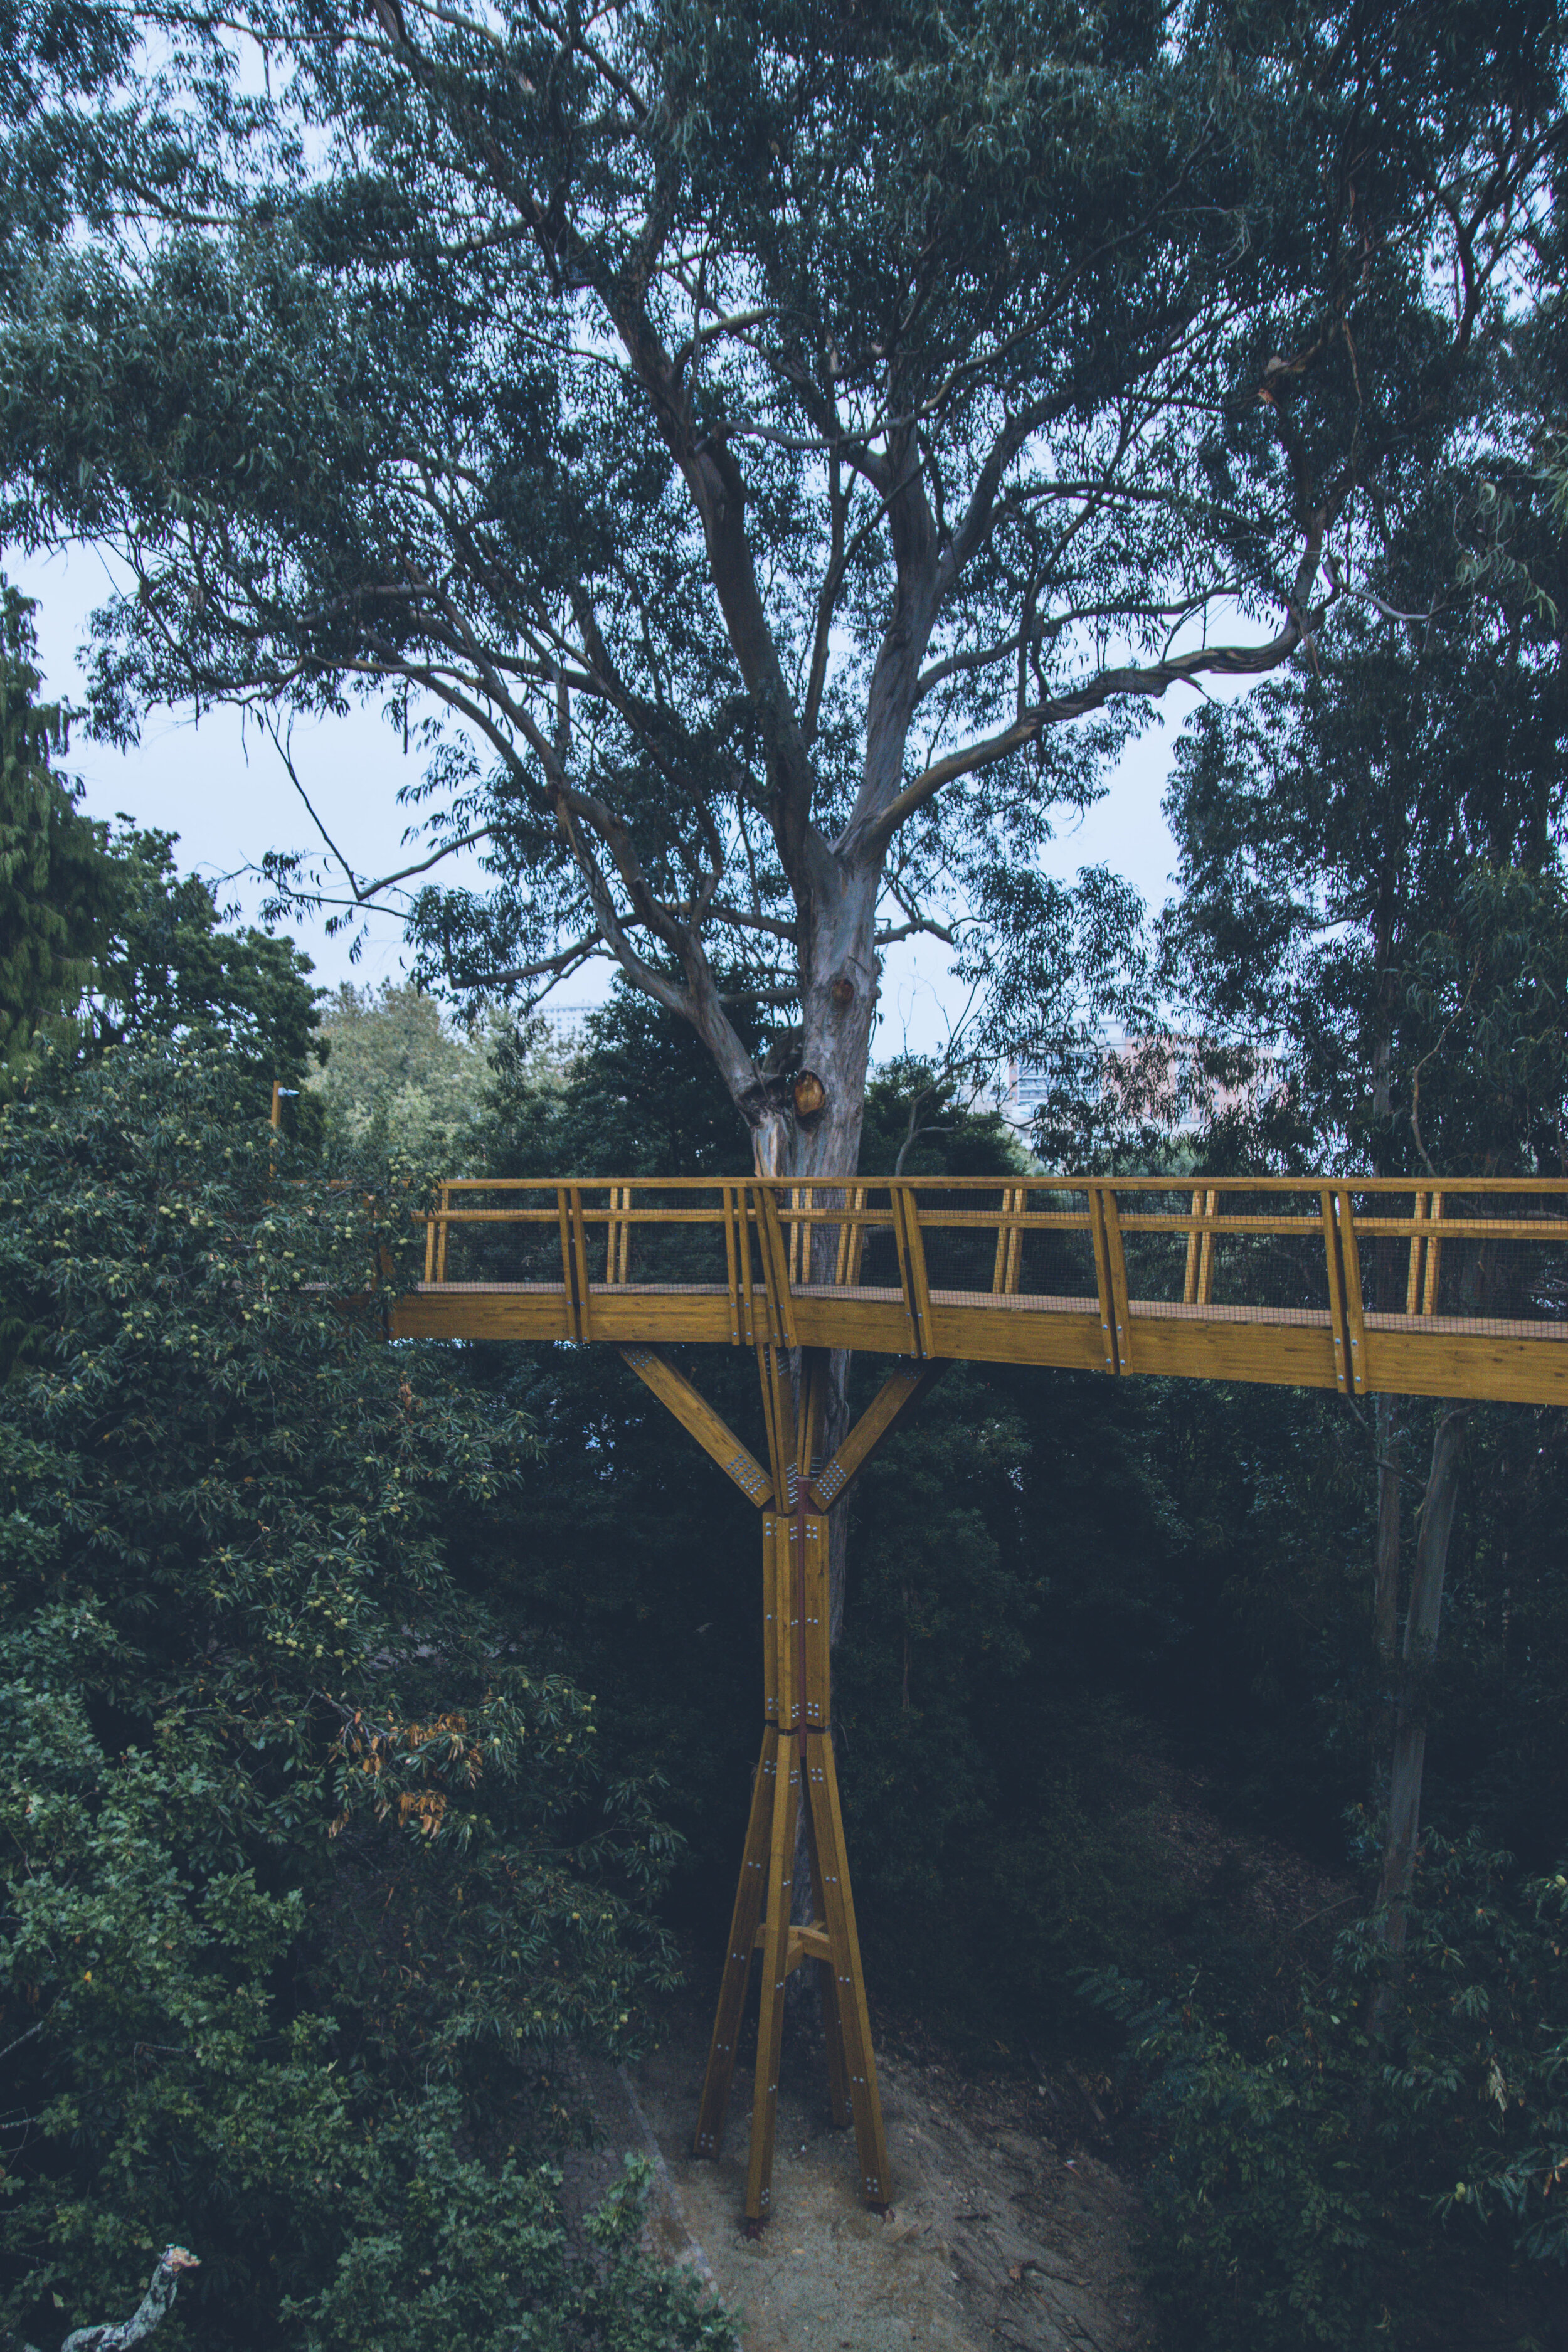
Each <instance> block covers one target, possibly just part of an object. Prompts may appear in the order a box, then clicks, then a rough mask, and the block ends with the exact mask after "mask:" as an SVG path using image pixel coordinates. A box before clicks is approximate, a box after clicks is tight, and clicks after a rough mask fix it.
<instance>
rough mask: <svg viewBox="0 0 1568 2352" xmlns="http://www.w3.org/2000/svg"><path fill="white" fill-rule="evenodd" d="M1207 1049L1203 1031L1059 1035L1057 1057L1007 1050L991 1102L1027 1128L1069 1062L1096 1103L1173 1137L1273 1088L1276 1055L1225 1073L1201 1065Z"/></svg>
mask: <svg viewBox="0 0 1568 2352" xmlns="http://www.w3.org/2000/svg"><path fill="white" fill-rule="evenodd" d="M1214 1055H1215V1045H1214V1042H1213V1040H1211V1039H1207V1038H1203V1037H1181V1036H1158V1035H1156V1036H1150V1037H1136V1036H1128V1035H1127V1034H1125V1033H1117V1032H1113V1033H1110V1034H1107V1035H1105V1036H1103V1037H1100V1038H1098V1039H1094V1040H1087V1041H1084V1042H1082V1043H1080V1042H1079V1040H1077V1039H1071V1040H1064V1041H1063V1046H1062V1051H1061V1055H1060V1057H1059V1058H1058V1057H1055V1056H1047V1055H1039V1056H1031V1055H1014V1056H1013V1057H1012V1058H1011V1059H1010V1060H1009V1061H1008V1063H1007V1064H1006V1066H1005V1072H1004V1073H1003V1074H1002V1076H1001V1078H1000V1083H999V1085H998V1087H997V1107H998V1108H999V1109H1000V1110H1001V1112H1002V1115H1003V1117H1004V1118H1006V1119H1007V1120H1009V1121H1010V1122H1011V1124H1012V1125H1013V1126H1015V1127H1016V1128H1020V1129H1023V1128H1027V1127H1028V1126H1029V1125H1030V1124H1031V1123H1032V1121H1033V1119H1034V1118H1035V1115H1036V1113H1037V1111H1038V1109H1039V1108H1040V1106H1041V1105H1042V1104H1043V1103H1046V1102H1047V1101H1048V1100H1049V1099H1050V1097H1051V1095H1052V1093H1053V1092H1054V1090H1055V1089H1056V1088H1057V1087H1058V1086H1059V1085H1060V1084H1061V1082H1062V1078H1063V1076H1064V1066H1070V1065H1071V1064H1072V1063H1074V1062H1076V1063H1077V1064H1078V1066H1079V1086H1080V1087H1084V1088H1085V1090H1086V1091H1088V1090H1089V1089H1091V1088H1092V1089H1094V1090H1095V1091H1097V1092H1098V1096H1099V1098H1100V1102H1101V1103H1104V1104H1107V1105H1108V1106H1109V1105H1110V1104H1113V1103H1114V1104H1120V1106H1121V1108H1122V1109H1123V1110H1124V1111H1125V1112H1126V1115H1127V1117H1128V1118H1130V1119H1134V1120H1137V1119H1147V1120H1148V1121H1149V1122H1150V1124H1151V1125H1153V1126H1156V1127H1161V1128H1163V1129H1166V1130H1167V1131H1168V1132H1169V1133H1171V1134H1173V1135H1188V1134H1191V1133H1193V1132H1194V1130H1195V1129H1199V1128H1202V1127H1206V1126H1208V1125H1209V1124H1210V1123H1211V1121H1213V1120H1214V1119H1215V1118H1223V1117H1224V1116H1225V1115H1226V1112H1229V1111H1234V1110H1239V1109H1243V1108H1247V1107H1248V1106H1256V1105H1258V1104H1259V1103H1262V1102H1266V1101H1267V1100H1268V1097H1270V1096H1271V1095H1273V1094H1274V1093H1276V1092H1277V1091H1278V1089H1279V1084H1280V1080H1279V1060H1278V1056H1277V1055H1274V1054H1271V1053H1267V1052H1265V1053H1262V1054H1260V1055H1258V1056H1257V1057H1256V1060H1255V1062H1254V1065H1253V1068H1252V1071H1251V1074H1250V1076H1247V1077H1245V1078H1237V1079H1231V1078H1226V1077H1225V1076H1216V1075H1215V1073H1214V1072H1213V1071H1212V1069H1206V1068H1205V1066H1204V1065H1205V1056H1208V1057H1211V1058H1212V1057H1213V1056H1214ZM1095 1062H1098V1073H1095V1071H1094V1070H1093V1064H1094V1063H1095ZM1086 1065H1089V1066H1088V1067H1086Z"/></svg>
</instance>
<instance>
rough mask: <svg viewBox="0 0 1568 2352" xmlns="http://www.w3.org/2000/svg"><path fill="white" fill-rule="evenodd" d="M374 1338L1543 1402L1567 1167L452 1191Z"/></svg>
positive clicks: (1564, 1350) (1551, 1397) (1555, 1389)
mask: <svg viewBox="0 0 1568 2352" xmlns="http://www.w3.org/2000/svg"><path fill="white" fill-rule="evenodd" d="M392 1328H393V1331H394V1334H395V1336H416V1335H424V1336H429V1337H438V1338H447V1339H530V1340H574V1341H604V1342H608V1343H610V1344H612V1345H619V1346H628V1345H631V1346H649V1345H658V1344H659V1343H661V1342H668V1341H674V1342H678V1343H679V1342H692V1341H713V1342H718V1343H721V1344H727V1345H730V1346H734V1347H752V1346H754V1345H758V1344H763V1345H772V1346H775V1347H790V1348H795V1347H801V1348H853V1349H863V1350H866V1351H868V1352H870V1353H874V1354H881V1355H892V1356H901V1357H913V1358H917V1359H930V1360H940V1359H952V1358H967V1359H970V1360H974V1361H979V1362H990V1363H1018V1364H1044V1365H1063V1366H1072V1367H1076V1368H1077V1369H1079V1370H1086V1371H1094V1372H1100V1373H1105V1374H1108V1375H1110V1376H1111V1377H1118V1376H1121V1375H1124V1374H1137V1373H1162V1374H1175V1375H1179V1376H1186V1377H1193V1378H1198V1379H1210V1380H1241V1381H1270V1382H1276V1383H1281V1384H1285V1385H1289V1386H1299V1387H1311V1388H1338V1389H1342V1390H1345V1391H1350V1392H1352V1393H1355V1394H1363V1393H1365V1392H1367V1391H1373V1390H1385V1391H1394V1392H1397V1393H1401V1394H1406V1395H1426V1396H1452V1397H1476V1398H1496V1399H1500V1400H1503V1401H1507V1402H1516V1403H1527V1404H1568V1347H1564V1345H1563V1341H1564V1340H1565V1339H1568V1180H1564V1181H1561V1182H1559V1181H1554V1180H1547V1179H1535V1178H1518V1179H1513V1180H1511V1181H1509V1180H1500V1179H1491V1180H1482V1179H1475V1180H1469V1179H1467V1180H1463V1181H1460V1180H1453V1181H1449V1182H1443V1181H1438V1180H1433V1181H1430V1182H1427V1183H1425V1184H1416V1183H1415V1182H1413V1181H1407V1180H1393V1179H1386V1180H1381V1181H1371V1180H1364V1179H1363V1180H1355V1179H1351V1180H1341V1179H1325V1178H1283V1177H1282V1178H1272V1179H1260V1178H1257V1177H1237V1178H1228V1179H1215V1180H1205V1181H1204V1182H1203V1183H1202V1184H1200V1185H1199V1186H1197V1187H1196V1188H1194V1186H1193V1185H1192V1183H1191V1182H1190V1181H1189V1182H1188V1183H1186V1184H1178V1183H1175V1182H1173V1181H1172V1180H1171V1179H1170V1178H1168V1177H1129V1178H1115V1179H1101V1178H1091V1177H1084V1178H1069V1177H1037V1178H1027V1179H1017V1180H1014V1181H1007V1182H1003V1181H1000V1180H997V1179H994V1178H973V1179H967V1180H965V1179H951V1178H940V1179H929V1180H928V1179H919V1178H917V1179H910V1180H899V1181H886V1180H879V1181H870V1180H868V1181H863V1182H857V1183H854V1184H846V1183H845V1182H844V1181H841V1180H834V1181H827V1180H826V1179H816V1180H814V1181H810V1182H804V1183H797V1184H788V1183H773V1182H767V1181H758V1180H756V1179H742V1178H738V1179H735V1180H733V1181H720V1180H710V1179H696V1178H693V1179H680V1180H664V1181H639V1180H637V1179H619V1180H588V1179H583V1180H577V1181H559V1182H558V1181H534V1180H519V1181H510V1182H507V1181H488V1180H487V1181H463V1182H454V1183H450V1184H447V1185H444V1186H443V1187H442V1188H441V1191H440V1194H439V1198H438V1202H437V1207H436V1209H435V1211H434V1213H432V1214H431V1216H430V1218H429V1221H428V1230H427V1242H426V1279H425V1280H424V1281H423V1282H422V1283H421V1284H420V1285H419V1286H418V1287H417V1289H416V1290H415V1291H414V1292H412V1293H411V1294H409V1295H407V1296H405V1297H403V1298H401V1299H400V1300H399V1301H398V1302H397V1304H396V1306H395V1309H394V1313H393V1326H392Z"/></svg>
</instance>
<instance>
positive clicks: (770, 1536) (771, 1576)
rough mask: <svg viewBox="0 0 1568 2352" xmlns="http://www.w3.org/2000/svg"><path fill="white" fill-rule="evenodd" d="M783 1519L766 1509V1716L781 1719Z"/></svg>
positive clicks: (764, 1595)
mask: <svg viewBox="0 0 1568 2352" xmlns="http://www.w3.org/2000/svg"><path fill="white" fill-rule="evenodd" d="M778 1616H779V1520H778V1514H777V1512H776V1511H764V1512H763V1720H764V1721H765V1722H768V1723H772V1724H776V1723H777V1722H778V1719H779V1657H778V1640H779V1628H778Z"/></svg>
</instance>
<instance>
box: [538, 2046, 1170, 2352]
mask: <svg viewBox="0 0 1568 2352" xmlns="http://www.w3.org/2000/svg"><path fill="white" fill-rule="evenodd" d="M706 2055H707V2040H706V2024H705V2021H701V2020H700V2019H699V2017H698V2016H697V2014H696V2011H695V2009H694V2008H688V2007H687V2006H685V2005H684V2004H683V2005H682V2007H681V2009H680V2010H679V2011H678V2012H677V2013H676V2015H675V2016H673V2017H672V2018H671V2020H670V2031H669V2033H668V2039H667V2040H666V2042H665V2043H664V2046H663V2047H662V2048H661V2049H660V2050H659V2051H658V2053H656V2054H655V2055H654V2056H653V2057H652V2058H650V2059H648V2060H647V2061H645V2062H644V2063H641V2064H640V2065H637V2066H632V2067H627V2068H623V2069H616V2068H613V2067H609V2066H593V2065H589V2066H587V2067H585V2068H584V2074H585V2076H586V2082H585V2087H586V2088H587V2089H588V2090H589V2091H590V2092H591V2094H592V2096H593V2100H594V2104H595V2107H596V2108H597V2110H598V2114H599V2118H600V2123H601V2126H602V2127H603V2132H604V2143H603V2146H602V2147H601V2148H600V2149H598V2150H596V2151H594V2152H591V2153H589V2154H586V2155H583V2156H580V2157H577V2158H574V2159H573V2162H572V2165H571V2168H570V2171H569V2176H568V2182H569V2193H570V2195H571V2197H572V2199H573V2200H574V2201H576V2200H579V2199H580V2200H583V2201H584V2202H586V2201H588V2200H591V2199H592V2197H594V2196H595V2195H596V2194H597V2193H598V2191H599V2189H601V2188H602V2186H603V2185H604V2184H605V2181H607V2179H609V2177H610V2175H611V2173H612V2171H613V2170H614V2168H616V2164H617V2163H618V2158H619V2151H620V2150H622V2149H627V2148H629V2149H637V2148H641V2149H642V2150H644V2152H646V2153H647V2154H648V2155H650V2156H652V2157H654V2158H655V2160H656V2180H655V2196H654V2204H653V2212H652V2219H651V2226H652V2234H653V2237H654V2241H655V2243H656V2245H657V2246H658V2249H659V2250H660V2251H662V2252H666V2253H668V2255H670V2256H671V2257H672V2258H674V2259H676V2260H681V2261H686V2262H689V2263H693V2264H694V2265H695V2266H696V2267H697V2269H698V2270H699V2271H700V2273H701V2274H702V2275H703V2277H704V2278H705V2279H706V2280H707V2281H708V2282H709V2284H710V2285H711V2286H712V2287H713V2288H714V2289H715V2291H716V2292H717V2293H718V2294H720V2295H721V2297H722V2298H723V2300H724V2302H725V2303H726V2304H727V2305H729V2307H730V2309H731V2311H732V2312H734V2313H735V2314H736V2315H737V2317H738V2319H739V2322H740V2327H741V2343H742V2346H743V2347H744V2352H893V2348H894V2347H898V2352H904V2348H905V2347H909V2346H921V2347H931V2352H970V2347H975V2346H984V2347H988V2352H991V2348H992V2347H996V2346H998V2345H1001V2346H1010V2347H1017V2352H1140V2347H1145V2346H1147V2345H1149V2344H1150V2343H1152V2333H1153V2331H1152V2326H1150V2324H1149V2320H1148V2315H1147V2313H1146V2311H1145V2310H1144V2308H1143V2306H1142V2303H1141V2300H1140V2294H1139V2289H1138V2285H1137V2282H1136V2279H1135V2276H1134V2273H1133V2268H1132V2263H1131V2253H1130V2242H1131V2231H1132V2229H1133V2227H1134V2224H1135V2219H1136V2202H1137V2200H1136V2198H1135V2195H1134V2193H1133V2191H1132V2190H1131V2189H1130V2188H1128V2187H1127V2186H1126V2184H1125V2183H1123V2182H1122V2181H1121V2179H1119V2178H1118V2177H1117V2175H1116V2174H1115V2173H1114V2172H1113V2171H1112V2170H1111V2169H1110V2168H1109V2167H1108V2166H1107V2165H1106V2164H1104V2163H1103V2162H1102V2161H1100V2159H1099V2158H1097V2157H1096V2156H1095V2155H1093V2154H1092V2153H1091V2152H1090V2149H1089V2146H1088V2145H1086V2144H1085V2142H1086V2140H1087V2139H1090V2138H1093V2137H1098V2134H1097V2131H1096V2128H1095V2124H1094V2111H1095V2108H1096V2101H1095V2096H1094V2091H1093V2088H1092V2086H1091V2085H1089V2084H1085V2083H1083V2082H1082V2081H1081V2080H1080V2079H1079V2078H1078V2077H1076V2076H1075V2077H1073V2078H1072V2079H1071V2080H1068V2078H1066V2077H1064V2079H1063V2082H1062V2083H1061V2084H1060V2085H1057V2084H1045V2083H1044V2082H1041V2083H1039V2084H1030V2083H1029V2082H1026V2081H1022V2082H1020V2081H1013V2080H1008V2079H1003V2080H1000V2081H995V2082H993V2081H980V2082H976V2081H966V2080H964V2079H963V2076H961V2075H960V2074H958V2073H957V2072H956V2071H954V2070H952V2068H950V2067H949V2066H947V2065H946V2064H944V2063H942V2060H941V2058H940V2057H939V2056H932V2057H931V2058H929V2059H925V2060H922V2059H921V2058H917V2057H914V2056H910V2055H902V2056H893V2055H886V2054H883V2053H879V2057H878V2066H879V2074H880V2079H881V2088H882V2107H883V2115H884V2117H885V2120H886V2123H887V2129H888V2142H889V2152H890V2155H891V2158H892V2167H893V2183H894V2200H895V2201H894V2204H893V2206H892V2208H891V2210H889V2213H888V2214H887V2215H886V2217H883V2216H880V2215H879V2214H876V2213H872V2212H868V2210H866V2208H865V2207H864V2206H863V2205H862V2204H861V2202H860V2200H859V2198H858V2195H857V2193H856V2182H855V2169H856V2168H855V2146H854V2138H853V2135H852V2134H851V2133H849V2132H847V2131H845V2132H841V2131H836V2130H835V2129H834V2128H833V2126H832V2125H831V2123H830V2122H829V2119H828V2115H827V2102H826V2087H825V2082H824V2078H823V2073H822V2065H821V2053H820V2049H819V2048H818V2049H816V2050H814V2049H813V2048H812V2047H811V2042H810V2037H809V2035H808V2034H807V2033H805V2032H802V2033H801V2034H800V2036H799V2038H798V2040H793V2041H792V2043H791V2045H788V2046H786V2050H785V2057H784V2070H783V2075H782V2077H781V2082H780V2088H779V2118H778V2137H777V2153H776V2156H775V2159H774V2165H773V2219H772V2221H770V2223H769V2225H768V2227H767V2229H766V2230H765V2231H763V2232H762V2234H761V2235H760V2236H758V2237H756V2238H754V2239H751V2238H748V2237H747V2235H746V2233H745V2231H744V2229H743V2226H742V2204H743V2202H744V2197H745V2168H746V2144H747V2133H748V2128H749V2124H750V2112H749V2110H750V2080H749V2074H747V2073H746V2072H745V2061H744V2056H743V2055H742V2066H741V2067H739V2068H737V2075H736V2092H735V2097H734V2100H733V2102H732V2104H731V2116H730V2124H729V2130H728V2133H727V2136H726V2139H725V2143H724V2148H723V2152H722V2154H721V2158H720V2159H719V2161H718V2162H717V2163H711V2162H704V2163H697V2162H695V2161H694V2160H693V2159H692V2158H691V2157H690V2155H689V2146H690V2138H691V2128H692V2122H693V2118H694V2116H695V2113H696V2104H697V2094H698V2090H699V2087H700V2083H701V2078H702V2067H703V2063H704V2061H705V2058H706ZM1079 2119H1081V2124H1082V2126H1083V2130H1082V2136H1080V2132H1079Z"/></svg>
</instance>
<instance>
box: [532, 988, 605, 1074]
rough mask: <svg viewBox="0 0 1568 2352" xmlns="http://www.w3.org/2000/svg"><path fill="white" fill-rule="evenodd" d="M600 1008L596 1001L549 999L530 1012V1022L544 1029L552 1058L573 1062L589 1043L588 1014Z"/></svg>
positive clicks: (553, 1059)
mask: <svg viewBox="0 0 1568 2352" xmlns="http://www.w3.org/2000/svg"><path fill="white" fill-rule="evenodd" d="M598 1010H599V1007H598V1006H597V1005H596V1004H552V1003H550V1001H549V999H548V998H546V1000H545V1002H544V1003H542V1004H541V1005H539V1006H537V1007H536V1009H535V1010H534V1011H533V1012H532V1013H530V1014H529V1021H530V1023H531V1025H532V1026H533V1027H535V1028H536V1029H538V1030H540V1031H541V1032H542V1036H543V1041H544V1045H545V1050H546V1052H547V1053H548V1055H549V1057H550V1059H551V1060H552V1061H556V1062H570V1061H571V1060H573V1058H574V1056H575V1055H578V1054H580V1053H581V1052H582V1051H583V1048H584V1045H586V1044H587V1042H588V1016H589V1014H590V1013H596V1012H597V1011H598Z"/></svg>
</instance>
